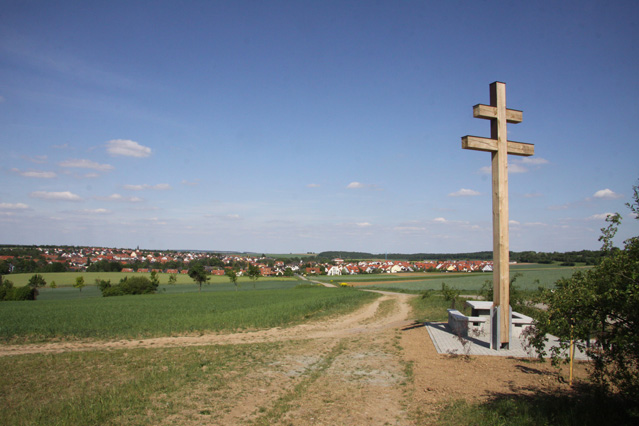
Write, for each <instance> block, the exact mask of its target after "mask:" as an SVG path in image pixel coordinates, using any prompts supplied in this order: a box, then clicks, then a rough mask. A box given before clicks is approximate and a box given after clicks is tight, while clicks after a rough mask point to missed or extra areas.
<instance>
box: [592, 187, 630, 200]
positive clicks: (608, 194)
mask: <svg viewBox="0 0 639 426" xmlns="http://www.w3.org/2000/svg"><path fill="white" fill-rule="evenodd" d="M593 197H595V198H603V199H607V200H614V199H616V198H621V197H623V195H621V194H617V193H616V192H614V191H612V190H610V189H608V188H606V189H600V190H599V191H597V192H595V193H594V195H593Z"/></svg>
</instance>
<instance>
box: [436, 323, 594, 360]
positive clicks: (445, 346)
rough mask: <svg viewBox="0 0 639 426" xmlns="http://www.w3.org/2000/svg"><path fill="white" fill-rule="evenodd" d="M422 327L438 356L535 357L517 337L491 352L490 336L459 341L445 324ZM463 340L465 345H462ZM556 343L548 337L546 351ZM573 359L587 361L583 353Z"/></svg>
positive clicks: (553, 337)
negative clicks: (508, 345) (506, 346)
mask: <svg viewBox="0 0 639 426" xmlns="http://www.w3.org/2000/svg"><path fill="white" fill-rule="evenodd" d="M424 325H425V328H426V330H428V334H429V335H430V338H431V340H432V341H433V344H434V345H435V348H436V349H437V352H438V353H440V354H457V355H488V356H510V357H516V358H534V357H537V352H536V351H535V350H534V349H532V348H526V346H525V342H524V341H523V338H521V337H518V336H513V338H512V340H511V342H510V348H509V349H501V350H493V349H490V335H479V336H468V337H467V338H465V339H460V338H459V337H457V336H456V335H455V334H453V333H452V331H451V330H450V328H448V325H447V323H443V322H441V323H440V322H427V323H425V324H424ZM464 340H465V341H466V344H464V342H463V341H464ZM558 343H559V339H557V338H556V337H555V336H550V335H549V341H548V343H547V344H546V351H548V350H549V349H550V347H551V346H557V345H558ZM575 359H578V360H588V357H587V356H586V354H585V353H583V352H581V351H576V352H575Z"/></svg>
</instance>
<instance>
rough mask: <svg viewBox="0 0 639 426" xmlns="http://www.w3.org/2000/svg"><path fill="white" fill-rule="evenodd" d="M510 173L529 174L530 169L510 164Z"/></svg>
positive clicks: (518, 164)
mask: <svg viewBox="0 0 639 426" xmlns="http://www.w3.org/2000/svg"><path fill="white" fill-rule="evenodd" d="M508 173H528V169H527V168H526V167H524V166H522V165H521V164H520V163H514V162H510V163H508Z"/></svg>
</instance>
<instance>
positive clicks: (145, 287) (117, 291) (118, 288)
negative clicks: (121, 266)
mask: <svg viewBox="0 0 639 426" xmlns="http://www.w3.org/2000/svg"><path fill="white" fill-rule="evenodd" d="M96 284H97V285H98V288H99V289H100V291H101V292H102V296H103V297H109V296H123V295H125V294H150V293H155V292H156V291H157V289H158V285H159V284H158V283H157V282H153V281H151V280H150V279H148V278H147V277H132V278H129V277H124V278H122V279H121V280H120V282H119V283H118V284H117V285H111V281H105V280H96Z"/></svg>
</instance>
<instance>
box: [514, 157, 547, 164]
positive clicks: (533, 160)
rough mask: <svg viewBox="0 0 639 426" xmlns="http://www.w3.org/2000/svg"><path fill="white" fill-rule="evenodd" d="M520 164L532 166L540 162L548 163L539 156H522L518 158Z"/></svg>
mask: <svg viewBox="0 0 639 426" xmlns="http://www.w3.org/2000/svg"><path fill="white" fill-rule="evenodd" d="M520 161H521V162H522V164H530V165H533V166H540V165H542V164H548V163H549V161H548V160H546V159H545V158H541V157H524V158H522V159H521V160H520Z"/></svg>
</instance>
